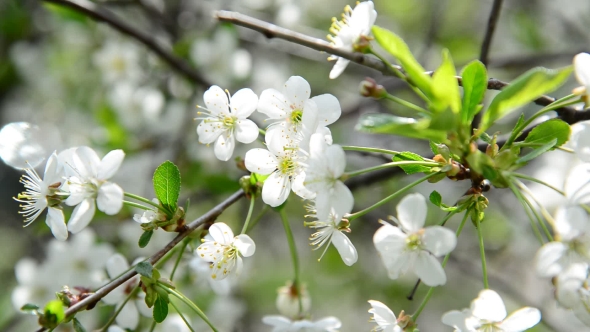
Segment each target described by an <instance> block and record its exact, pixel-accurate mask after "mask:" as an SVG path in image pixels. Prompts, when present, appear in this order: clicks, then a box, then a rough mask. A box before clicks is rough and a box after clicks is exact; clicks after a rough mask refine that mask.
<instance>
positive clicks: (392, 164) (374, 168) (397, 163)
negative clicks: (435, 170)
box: [343, 160, 440, 179]
mask: <svg viewBox="0 0 590 332" xmlns="http://www.w3.org/2000/svg"><path fill="white" fill-rule="evenodd" d="M403 165H423V166H432V167H437V166H440V164H439V163H435V162H431V161H418V160H404V161H393V162H390V163H386V164H381V165H377V166H372V167H368V168H364V169H360V170H358V171H354V172H350V173H345V174H344V175H343V177H344V178H346V179H348V178H351V177H353V176H357V175H361V174H364V173H368V172H373V171H377V170H380V169H385V168H390V167H397V166H403Z"/></svg>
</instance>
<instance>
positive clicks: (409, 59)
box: [371, 25, 434, 98]
mask: <svg viewBox="0 0 590 332" xmlns="http://www.w3.org/2000/svg"><path fill="white" fill-rule="evenodd" d="M371 31H372V32H373V36H375V40H376V41H377V43H379V45H381V47H383V49H384V50H386V51H387V52H389V53H390V54H391V55H393V56H394V57H395V58H396V59H397V60H398V61H399V63H400V65H401V66H402V68H403V69H404V70H405V72H406V73H407V75H408V77H409V78H410V80H411V81H412V83H413V84H415V85H416V86H417V87H418V88H419V89H420V90H422V92H424V93H425V94H426V96H428V97H430V98H432V97H433V95H434V94H433V92H432V78H431V77H430V76H428V75H426V74H425V72H426V71H425V70H424V68H423V67H422V66H421V65H420V63H418V61H416V58H414V55H412V52H411V51H410V48H409V47H408V45H406V43H405V42H404V41H403V39H401V38H400V37H399V36H398V35H396V34H395V33H393V32H391V31H389V30H387V29H383V28H380V27H378V26H376V25H374V26H373V28H372V29H371Z"/></svg>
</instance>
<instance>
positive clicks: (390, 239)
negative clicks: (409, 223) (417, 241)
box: [373, 224, 407, 254]
mask: <svg viewBox="0 0 590 332" xmlns="http://www.w3.org/2000/svg"><path fill="white" fill-rule="evenodd" d="M406 237H407V235H406V234H405V233H404V232H402V230H401V229H399V227H394V226H392V225H390V224H384V225H383V226H381V228H379V229H378V230H377V231H376V232H375V235H373V243H374V244H375V248H377V250H379V251H381V252H382V254H383V252H398V251H399V252H401V251H402V250H403V248H404V247H405V245H406Z"/></svg>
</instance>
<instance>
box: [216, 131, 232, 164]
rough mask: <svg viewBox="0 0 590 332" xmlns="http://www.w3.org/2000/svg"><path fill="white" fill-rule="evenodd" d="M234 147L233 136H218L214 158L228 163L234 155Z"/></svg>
mask: <svg viewBox="0 0 590 332" xmlns="http://www.w3.org/2000/svg"><path fill="white" fill-rule="evenodd" d="M235 147H236V140H235V138H234V136H233V135H231V134H230V135H227V136H226V135H220V136H219V137H218V138H217V141H215V147H214V149H213V152H215V157H217V159H219V160H221V161H228V160H229V159H230V158H231V156H232V155H233V154H234V148H235Z"/></svg>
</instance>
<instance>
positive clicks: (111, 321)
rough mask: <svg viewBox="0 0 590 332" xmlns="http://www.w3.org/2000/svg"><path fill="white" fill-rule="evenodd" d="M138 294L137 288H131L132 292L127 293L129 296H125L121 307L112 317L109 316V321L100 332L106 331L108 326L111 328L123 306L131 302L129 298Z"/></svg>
mask: <svg viewBox="0 0 590 332" xmlns="http://www.w3.org/2000/svg"><path fill="white" fill-rule="evenodd" d="M138 292H139V286H135V288H133V290H132V291H131V293H129V295H127V297H126V298H125V300H123V302H122V303H121V305H120V306H119V308H117V310H116V311H115V313H114V314H113V316H111V318H109V321H108V322H107V323H106V325H105V326H104V327H103V328H102V329H101V331H103V332H104V331H106V330H107V329H108V328H109V326H111V325H112V324H113V322H114V321H115V319H117V316H119V314H120V313H121V310H123V307H125V305H126V304H127V302H129V300H131V298H132V297H133V296H135V295H137V293H138Z"/></svg>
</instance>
